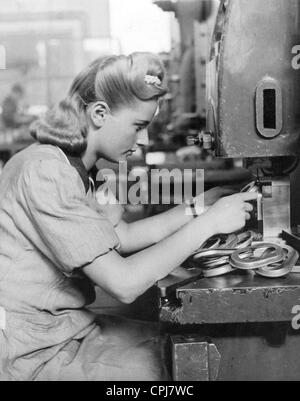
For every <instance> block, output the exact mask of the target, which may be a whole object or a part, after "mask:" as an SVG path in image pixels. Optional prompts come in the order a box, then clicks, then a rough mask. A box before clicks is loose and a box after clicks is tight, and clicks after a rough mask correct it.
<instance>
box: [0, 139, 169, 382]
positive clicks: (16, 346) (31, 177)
mask: <svg viewBox="0 0 300 401" xmlns="http://www.w3.org/2000/svg"><path fill="white" fill-rule="evenodd" d="M114 219H116V216H114V218H110V216H109V215H108V213H107V212H106V211H105V209H104V208H103V207H101V206H100V205H99V204H98V203H97V201H96V199H95V198H94V197H93V196H92V193H91V191H88V193H87V192H86V188H85V186H84V183H83V180H82V177H80V174H79V173H78V170H77V169H76V168H74V167H73V166H72V165H71V164H70V162H69V161H68V159H67V157H66V156H65V155H64V153H63V152H62V151H61V150H60V149H59V148H57V147H55V146H51V145H41V144H34V145H32V146H31V147H29V148H27V149H25V150H24V151H22V152H20V153H19V154H17V155H16V156H14V157H13V158H12V159H11V160H10V161H9V162H8V164H7V165H6V166H5V169H4V171H3V174H2V175H1V177H0V381H34V380H36V381H42V380H47V381H61V380H69V381H88V380H90V381H113V380H120V381H125V380H134V381H142V380H147V381H151V380H163V379H164V378H165V377H166V376H165V373H164V367H163V361H162V356H161V355H162V353H161V342H160V337H159V333H158V330H157V328H156V327H154V325H153V328H152V329H149V325H146V324H141V323H139V324H138V323H136V324H134V323H130V324H128V323H127V322H123V323H119V322H118V323H116V322H114V321H113V320H110V321H108V320H103V319H100V318H99V317H97V316H96V315H94V314H93V313H91V312H90V311H89V310H87V309H86V308H87V306H88V305H90V304H91V303H93V301H94V300H95V288H94V285H93V284H92V283H91V282H90V280H89V279H88V278H87V277H86V276H85V275H84V273H83V268H84V267H85V266H86V265H88V264H90V263H91V262H93V261H94V260H95V259H97V258H101V256H103V255H106V254H108V253H109V252H111V251H112V250H118V248H119V245H120V244H119V238H118V236H117V234H116V232H115V228H114V225H115V224H116V221H113V220H114Z"/></svg>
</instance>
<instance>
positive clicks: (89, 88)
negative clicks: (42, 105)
mask: <svg viewBox="0 0 300 401" xmlns="http://www.w3.org/2000/svg"><path fill="white" fill-rule="evenodd" d="M147 75H150V76H153V77H157V78H158V79H159V81H160V82H161V84H158V81H156V82H151V83H149V82H148V83H147V82H146V80H145V77H146V76H147ZM164 76H165V71H164V67H163V64H162V62H161V60H160V59H159V57H158V56H155V55H153V54H151V53H133V54H131V55H130V56H112V57H108V58H105V59H97V60H95V61H94V62H93V63H91V64H90V65H89V66H88V67H87V68H86V69H85V70H83V71H82V72H81V73H80V74H79V75H78V76H77V77H76V78H75V80H74V82H73V84H72V86H71V89H70V91H69V94H68V97H67V98H66V99H65V100H63V101H61V102H60V103H59V104H58V105H57V106H56V107H54V108H52V109H51V110H49V111H48V112H47V113H46V114H45V115H44V116H43V117H42V118H40V119H39V120H37V121H36V122H34V123H33V125H32V126H31V135H32V136H33V138H34V139H36V140H37V141H38V142H40V143H41V144H48V145H55V146H58V147H59V148H61V149H62V150H63V151H64V152H66V153H68V154H70V155H77V156H78V155H79V156H80V155H82V153H84V151H85V150H86V147H87V136H88V120H87V115H86V111H87V107H88V106H89V105H90V104H92V103H95V102H97V101H103V102H105V103H107V105H108V107H109V108H110V110H111V112H112V113H113V112H114V111H117V110H118V109H120V108H122V107H124V106H130V105H134V102H135V101H137V100H141V101H148V100H154V99H159V98H161V97H162V96H164V95H165V94H166V93H167V90H166V87H165V86H164V83H163V81H164Z"/></svg>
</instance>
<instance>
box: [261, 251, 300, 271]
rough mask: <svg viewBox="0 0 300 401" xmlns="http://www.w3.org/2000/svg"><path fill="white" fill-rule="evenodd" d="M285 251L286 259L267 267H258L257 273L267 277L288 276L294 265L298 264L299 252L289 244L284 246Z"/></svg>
mask: <svg viewBox="0 0 300 401" xmlns="http://www.w3.org/2000/svg"><path fill="white" fill-rule="evenodd" d="M282 248H283V250H284V252H285V254H286V255H285V259H284V261H283V263H281V264H279V263H278V264H273V265H269V266H267V267H264V268H261V269H258V270H257V271H256V273H257V274H258V275H260V276H263V277H267V278H280V277H284V276H287V275H288V274H289V273H291V272H292V270H293V268H294V266H295V265H296V263H297V261H298V259H299V254H298V252H297V251H295V249H293V248H291V247H289V246H283V247H282Z"/></svg>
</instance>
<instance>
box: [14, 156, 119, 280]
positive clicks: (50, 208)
mask: <svg viewBox="0 0 300 401" xmlns="http://www.w3.org/2000/svg"><path fill="white" fill-rule="evenodd" d="M18 185H19V188H18V190H19V197H20V202H21V205H22V207H23V208H24V212H25V216H26V217H27V218H28V220H27V224H26V223H25V222H24V224H23V223H22V222H21V223H20V224H21V226H22V228H23V229H25V235H26V237H27V238H28V240H29V241H30V242H31V243H32V244H33V245H34V246H35V247H36V248H37V249H39V251H41V252H42V253H43V254H44V255H45V256H46V257H48V258H49V259H51V261H52V262H53V263H54V264H55V265H56V266H57V267H58V268H60V269H61V270H62V271H63V272H64V273H67V274H70V273H72V271H73V270H75V269H78V268H82V267H84V266H86V265H88V264H90V263H92V262H93V261H94V260H95V259H97V258H98V257H100V256H103V255H105V254H107V253H109V252H110V251H112V250H113V249H117V248H118V247H119V239H118V237H117V234H116V233H115V230H114V227H113V225H112V224H111V222H110V221H109V220H108V219H107V218H106V216H105V215H104V214H101V213H99V211H97V210H95V209H94V208H93V207H92V206H91V204H90V203H89V202H88V198H87V196H86V193H85V189H84V186H83V183H82V181H81V179H80V177H79V174H78V173H77V171H76V170H75V169H74V168H73V167H72V166H70V165H68V164H66V163H63V162H61V161H59V160H56V159H51V160H36V161H33V162H31V163H28V164H27V165H25V168H24V172H23V173H22V175H21V177H20V180H19V184H18ZM25 220H26V219H25Z"/></svg>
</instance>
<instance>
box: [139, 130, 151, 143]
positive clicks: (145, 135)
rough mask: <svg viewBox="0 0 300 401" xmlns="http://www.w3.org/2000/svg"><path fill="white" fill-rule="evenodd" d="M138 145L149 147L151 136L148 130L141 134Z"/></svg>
mask: <svg viewBox="0 0 300 401" xmlns="http://www.w3.org/2000/svg"><path fill="white" fill-rule="evenodd" d="M137 144H138V145H139V146H149V134H148V130H147V129H146V128H145V129H143V130H142V131H140V132H139V135H138V139H137Z"/></svg>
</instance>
